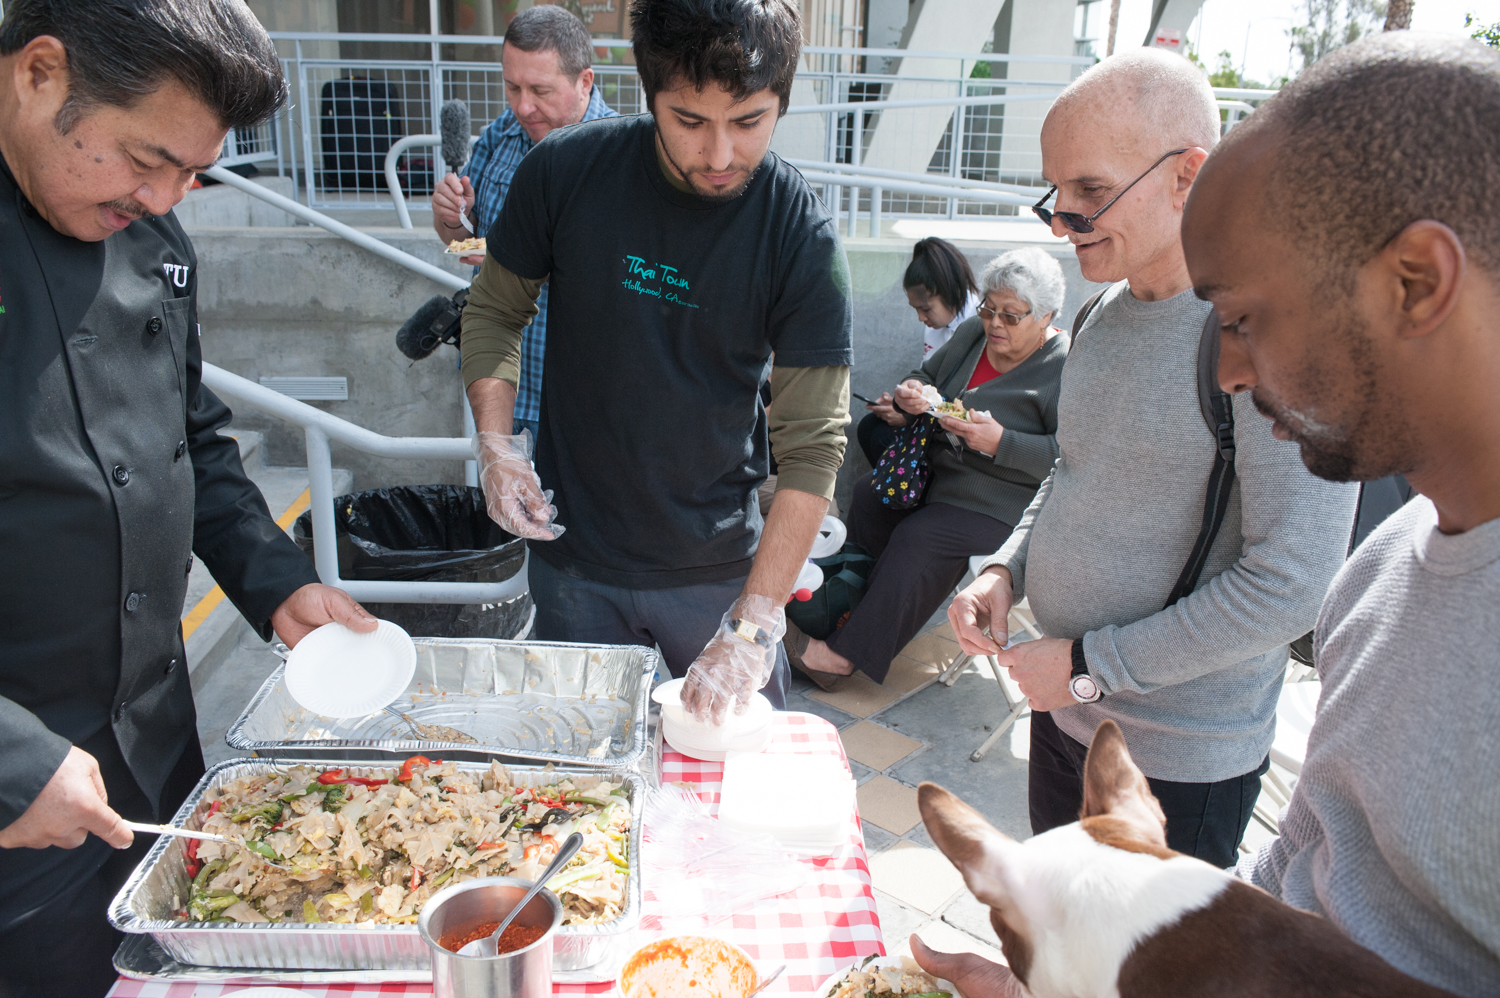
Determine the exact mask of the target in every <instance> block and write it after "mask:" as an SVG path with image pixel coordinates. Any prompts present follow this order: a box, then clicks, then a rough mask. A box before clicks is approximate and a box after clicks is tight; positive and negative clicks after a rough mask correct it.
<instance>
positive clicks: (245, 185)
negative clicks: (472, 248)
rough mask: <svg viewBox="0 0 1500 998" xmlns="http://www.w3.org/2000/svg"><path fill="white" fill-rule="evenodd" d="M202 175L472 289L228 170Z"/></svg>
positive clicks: (394, 260) (407, 265) (447, 284)
mask: <svg viewBox="0 0 1500 998" xmlns="http://www.w3.org/2000/svg"><path fill="white" fill-rule="evenodd" d="M203 172H204V174H205V175H206V176H209V177H212V178H214V179H215V180H217V181H219V183H221V184H227V185H228V186H230V187H233V188H235V189H236V190H241V191H244V192H245V193H246V194H249V195H250V196H251V197H254V198H259V199H260V200H262V201H265V202H266V203H268V204H273V205H275V206H276V207H278V208H280V209H281V210H282V211H284V212H286V213H287V214H289V215H295V216H296V217H298V218H300V219H302V220H303V221H307V222H311V223H312V224H313V225H316V226H319V227H321V228H324V229H327V230H328V231H329V232H332V233H333V234H334V235H336V236H342V237H343V238H344V239H347V240H349V242H351V243H353V244H354V245H356V246H358V247H360V248H361V249H367V250H369V251H370V252H371V253H374V254H375V255H376V256H379V257H384V258H385V259H387V260H389V261H391V262H392V263H398V264H400V265H401V266H403V267H405V268H406V269H408V270H414V271H416V272H417V273H419V274H421V275H422V276H423V277H428V278H431V279H432V280H434V281H436V282H438V283H439V284H441V285H443V287H445V288H450V289H452V290H454V291H457V290H459V289H461V288H466V287H468V286H469V282H468V281H467V280H465V279H464V278H462V277H459V276H458V275H457V274H450V273H449V272H448V271H446V270H442V269H441V268H438V267H434V266H433V265H432V264H430V263H428V262H427V261H426V260H419V259H417V258H416V257H414V256H412V255H411V254H410V253H403V252H402V251H401V250H398V249H397V248H396V247H394V246H392V245H390V244H389V243H384V242H381V241H380V240H379V239H376V238H375V237H374V236H371V235H369V234H368V233H364V232H361V231H359V230H358V229H356V228H354V227H353V226H351V225H345V224H344V223H343V222H340V221H336V220H335V219H332V218H329V217H328V216H327V215H325V214H323V213H322V212H320V211H314V210H313V209H311V208H309V207H307V206H306V205H304V204H302V203H300V202H298V201H293V200H292V199H291V198H289V197H285V196H283V195H281V194H277V193H276V192H275V191H273V190H269V189H267V188H265V187H262V186H261V185H260V184H257V183H253V182H252V181H249V180H246V179H245V178H244V177H242V176H240V175H239V174H238V173H235V172H234V171H232V170H227V169H225V168H224V167H222V166H211V167H209V168H208V169H207V170H204V171H203Z"/></svg>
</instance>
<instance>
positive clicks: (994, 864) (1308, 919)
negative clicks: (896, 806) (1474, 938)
mask: <svg viewBox="0 0 1500 998" xmlns="http://www.w3.org/2000/svg"><path fill="white" fill-rule="evenodd" d="M918 803H919V805H920V807H921V810H922V820H923V821H924V822H925V823H926V825H927V830H928V832H929V833H930V834H931V835H932V839H933V841H934V842H936V843H937V847H938V848H939V849H940V850H942V852H943V855H945V856H947V857H948V859H950V860H951V861H952V862H953V865H954V866H956V867H958V869H959V871H960V872H961V873H962V874H963V875H964V882H965V883H966V884H967V885H968V887H969V890H971V891H973V892H974V896H975V897H976V898H978V899H979V900H980V901H981V902H983V903H984V904H987V905H989V906H990V923H991V924H992V925H993V926H994V928H995V932H996V933H997V934H998V935H999V936H1000V945H1001V948H1002V949H1003V950H1004V951H1005V957H1006V960H1007V961H1008V962H1009V963H1010V968H1011V971H1012V972H1013V973H1014V974H1015V975H1016V977H1017V978H1018V979H1019V980H1020V982H1021V983H1022V984H1024V985H1025V986H1026V989H1027V990H1028V991H1029V992H1030V993H1031V994H1032V995H1034V996H1035V998H1096V996H1097V998H1104V996H1110V998H1115V996H1118V998H1163V996H1168V995H1170V996H1179V998H1197V996H1203V998H1208V996H1213V998H1228V996H1244V998H1262V996H1266V998H1269V996H1277V998H1292V996H1308V998H1311V996H1318V998H1329V996H1334V995H1348V996H1355V995H1358V996H1371V998H1373V996H1376V995H1380V996H1385V998H1418V996H1420V998H1437V996H1443V995H1449V992H1447V991H1442V990H1439V989H1437V988H1434V987H1431V986H1429V985H1426V984H1423V983H1421V982H1420V981H1417V980H1414V979H1413V978H1411V977H1408V976H1407V975H1405V974H1403V973H1401V972H1400V971H1398V970H1396V969H1395V968H1394V967H1392V966H1391V965H1390V964H1388V963H1386V962H1385V961H1384V960H1382V959H1381V958H1380V957H1378V956H1376V955H1375V954H1374V953H1372V952H1370V951H1369V950H1367V949H1364V948H1363V947H1361V946H1359V945H1357V944H1355V943H1354V942H1352V941H1351V940H1350V939H1349V938H1348V937H1347V936H1345V935H1344V934H1343V933H1342V932H1340V931H1339V930H1338V929H1336V928H1334V926H1333V925H1331V924H1330V923H1329V922H1327V921H1325V920H1324V919H1322V918H1319V917H1317V916H1316V915H1310V914H1308V913H1307V912H1303V911H1298V910H1297V909H1295V908H1292V907H1290V906H1288V905H1285V904H1283V903H1281V902H1280V901H1278V900H1276V899H1275V898H1273V897H1271V895H1269V894H1267V893H1266V892H1265V891H1262V890H1260V889H1259V888H1256V887H1252V886H1250V885H1249V884H1246V883H1244V882H1243V881H1240V880H1238V879H1236V878H1235V877H1233V876H1231V875H1230V874H1228V873H1225V872H1224V871H1223V870H1219V869H1216V868H1214V867H1212V866H1210V865H1209V864H1207V863H1205V862H1203V861H1202V860H1198V859H1194V858H1192V857H1191V856H1184V855H1183V854H1181V853H1177V852H1173V851H1172V850H1170V849H1168V848H1167V840H1166V835H1165V829H1166V820H1165V818H1164V817H1163V816H1162V811H1161V806H1160V805H1159V804H1157V802H1156V798H1155V797H1153V796H1152V795H1151V790H1150V788H1149V787H1148V786H1147V784H1146V778H1145V777H1144V776H1143V775H1142V774H1141V771H1140V770H1139V769H1137V768H1136V766H1135V763H1134V762H1132V761H1131V759H1130V754H1129V753H1128V752H1127V751H1126V750H1125V737H1124V735H1122V734H1121V733H1120V729H1119V727H1118V726H1117V725H1116V724H1115V723H1114V722H1113V721H1105V722H1104V723H1103V724H1101V725H1100V726H1099V730H1098V731H1097V732H1095V734H1094V742H1093V745H1092V746H1090V748H1089V754H1088V761H1087V762H1086V763H1085V774H1084V798H1083V815H1082V819H1081V820H1080V821H1078V822H1076V823H1075V824H1071V825H1064V826H1063V827H1061V828H1055V829H1053V830H1052V831H1050V832H1044V833H1043V834H1041V835H1038V836H1035V837H1034V838H1031V839H1028V840H1026V841H1025V842H1017V841H1015V840H1014V839H1011V838H1008V837H1007V836H1005V835H1003V834H1001V833H1000V832H999V831H997V830H995V828H993V827H992V826H991V825H990V824H989V822H987V821H985V820H984V818H983V817H981V816H980V815H979V813H978V812H976V811H975V810H974V809H973V808H971V807H969V806H968V805H967V804H965V803H964V802H963V801H961V800H959V799H958V798H957V797H956V796H954V795H953V794H951V793H949V792H948V791H947V790H944V789H943V788H942V787H940V786H937V785H936V784H933V783H924V784H922V786H921V788H920V790H919V791H918Z"/></svg>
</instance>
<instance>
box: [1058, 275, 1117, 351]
mask: <svg viewBox="0 0 1500 998" xmlns="http://www.w3.org/2000/svg"><path fill="white" fill-rule="evenodd" d="M1112 286H1113V285H1111V287H1112ZM1108 290H1109V288H1104V289H1103V290H1102V291H1095V292H1094V294H1093V296H1092V297H1090V298H1089V300H1088V301H1086V302H1084V303H1083V308H1080V309H1079V310H1078V314H1077V315H1075V316H1073V332H1072V334H1071V335H1070V336H1069V337H1068V349H1069V350H1071V349H1073V344H1074V343H1075V342H1077V340H1078V330H1080V329H1082V328H1083V323H1084V320H1086V319H1087V318H1088V317H1089V313H1090V312H1092V311H1093V310H1094V306H1095V305H1097V304H1099V299H1100V298H1103V297H1104V292H1105V291H1108Z"/></svg>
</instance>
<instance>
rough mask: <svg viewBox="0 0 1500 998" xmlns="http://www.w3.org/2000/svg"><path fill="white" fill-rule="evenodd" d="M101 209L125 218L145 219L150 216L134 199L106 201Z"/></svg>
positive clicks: (149, 212) (147, 210)
mask: <svg viewBox="0 0 1500 998" xmlns="http://www.w3.org/2000/svg"><path fill="white" fill-rule="evenodd" d="M103 207H105V208H108V209H109V210H110V211H113V212H116V213H118V214H121V215H124V216H126V217H127V218H146V217H147V216H149V215H150V214H151V211H150V209H148V208H147V207H146V206H145V205H143V204H141V203H140V202H139V201H137V200H136V199H135V198H117V199H116V200H114V201H106V202H104V204H103Z"/></svg>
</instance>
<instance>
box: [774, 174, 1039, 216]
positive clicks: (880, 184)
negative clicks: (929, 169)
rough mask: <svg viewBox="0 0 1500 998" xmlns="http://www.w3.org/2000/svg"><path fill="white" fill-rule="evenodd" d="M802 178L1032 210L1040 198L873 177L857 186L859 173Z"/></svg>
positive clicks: (854, 186)
mask: <svg viewBox="0 0 1500 998" xmlns="http://www.w3.org/2000/svg"><path fill="white" fill-rule="evenodd" d="M802 176H804V177H805V178H807V182H808V183H810V184H839V185H841V186H844V187H852V188H854V189H856V190H858V189H859V188H861V187H870V188H878V189H880V190H886V191H900V192H902V193H903V194H918V195H922V196H925V197H934V198H961V199H963V200H965V201H983V202H985V203H987V204H1013V205H1021V206H1025V207H1030V206H1031V205H1032V204H1033V203H1034V202H1035V201H1036V198H1033V197H1029V196H1027V195H1024V194H1012V193H1011V192H1009V191H993V190H990V191H987V190H975V189H974V188H972V187H949V186H946V185H944V184H927V183H921V182H919V181H912V180H890V179H880V178H872V179H870V180H869V181H868V182H866V183H856V181H858V180H859V179H860V177H859V175H858V174H851V173H824V172H822V171H820V170H803V171H802Z"/></svg>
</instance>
